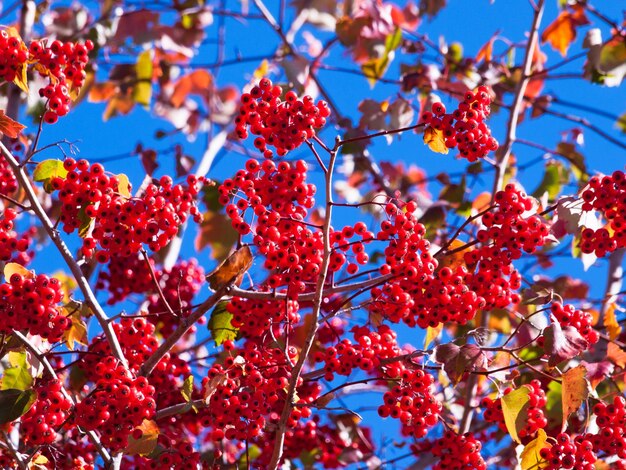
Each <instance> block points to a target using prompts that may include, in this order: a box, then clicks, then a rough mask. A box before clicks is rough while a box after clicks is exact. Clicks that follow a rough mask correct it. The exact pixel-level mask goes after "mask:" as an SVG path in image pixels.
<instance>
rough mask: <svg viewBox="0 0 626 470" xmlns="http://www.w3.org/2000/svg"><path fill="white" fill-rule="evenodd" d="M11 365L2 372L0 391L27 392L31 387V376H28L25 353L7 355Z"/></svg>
mask: <svg viewBox="0 0 626 470" xmlns="http://www.w3.org/2000/svg"><path fill="white" fill-rule="evenodd" d="M9 360H10V361H11V365H12V366H13V367H10V368H8V369H5V370H4V375H3V377H2V390H9V389H15V390H27V389H29V388H30V387H31V386H32V385H33V376H32V375H30V371H29V370H28V369H29V366H28V363H27V362H26V353H25V352H11V353H9Z"/></svg>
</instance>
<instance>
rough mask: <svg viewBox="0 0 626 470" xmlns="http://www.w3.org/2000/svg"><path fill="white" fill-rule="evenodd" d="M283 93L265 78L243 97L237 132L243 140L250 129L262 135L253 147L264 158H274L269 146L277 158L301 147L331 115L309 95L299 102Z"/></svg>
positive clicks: (293, 94) (320, 103) (296, 96)
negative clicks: (283, 95) (282, 96)
mask: <svg viewBox="0 0 626 470" xmlns="http://www.w3.org/2000/svg"><path fill="white" fill-rule="evenodd" d="M282 93H283V90H282V88H281V87H280V86H278V85H274V86H273V85H272V82H271V80H270V79H268V78H263V79H262V80H261V81H260V82H259V84H258V86H254V87H253V88H252V89H251V90H250V92H249V93H244V94H243V95H241V107H240V109H239V115H238V116H237V117H236V118H235V123H236V129H235V131H236V133H237V136H238V137H239V138H240V139H245V138H246V137H248V129H247V128H248V127H250V132H251V133H252V134H254V135H258V136H259V137H257V138H256V139H254V146H255V147H256V148H257V149H258V150H259V151H260V152H262V153H263V155H264V156H265V158H272V157H273V156H274V152H273V151H272V150H270V149H268V148H267V147H268V146H273V147H275V148H276V153H277V154H278V156H283V155H285V154H286V153H287V152H289V151H290V150H294V149H296V148H298V147H299V146H300V145H302V143H303V142H304V141H305V140H308V139H311V138H312V137H313V136H314V135H315V129H316V128H320V127H323V126H324V125H325V124H326V118H327V117H328V116H330V109H329V108H328V105H327V104H326V102H325V101H318V102H317V104H315V103H314V102H313V98H311V97H310V96H308V95H307V96H304V97H303V98H302V100H300V99H298V95H296V94H295V93H294V92H293V91H288V92H287V93H286V94H285V99H284V100H282V99H281V98H280V97H281V95H282Z"/></svg>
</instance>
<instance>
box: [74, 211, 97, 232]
mask: <svg viewBox="0 0 626 470" xmlns="http://www.w3.org/2000/svg"><path fill="white" fill-rule="evenodd" d="M76 218H77V219H78V220H79V222H80V225H79V226H78V236H79V237H80V238H86V237H88V236H89V235H90V234H91V229H92V227H93V225H94V223H95V219H94V218H93V217H89V216H88V215H87V213H86V212H85V206H83V207H81V208H80V209H79V210H78V214H76Z"/></svg>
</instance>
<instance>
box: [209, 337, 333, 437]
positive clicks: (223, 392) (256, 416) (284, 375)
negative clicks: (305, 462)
mask: <svg viewBox="0 0 626 470" xmlns="http://www.w3.org/2000/svg"><path fill="white" fill-rule="evenodd" d="M224 347H225V349H226V350H227V351H229V352H230V353H231V355H230V356H229V357H227V358H226V360H225V361H224V364H223V365H222V364H214V365H213V367H212V368H211V369H210V370H209V372H208V374H207V377H205V378H204V379H203V380H202V386H203V389H204V390H205V393H206V391H207V390H211V391H212V394H211V399H210V403H209V406H208V407H207V408H206V409H205V410H203V411H201V420H200V423H201V424H202V426H204V427H212V428H213V431H212V432H211V433H210V437H211V439H212V440H213V441H221V440H222V439H224V438H226V439H228V440H233V439H237V440H241V441H244V440H246V439H252V438H254V437H256V436H258V435H259V434H260V433H261V431H262V430H263V429H264V427H265V425H266V423H267V421H268V419H269V420H271V421H272V422H277V421H278V419H279V417H280V414H281V411H282V408H283V406H284V402H285V397H286V392H285V391H286V389H287V387H288V385H289V380H290V377H291V373H290V367H289V366H288V363H287V362H286V358H285V354H284V353H283V352H282V351H281V350H280V349H278V348H274V349H265V348H261V347H260V346H259V345H258V344H257V343H256V342H253V341H247V342H246V343H245V344H244V346H243V348H242V349H241V350H239V351H235V350H234V345H233V344H232V342H230V341H228V342H226V343H224ZM287 352H288V354H289V355H290V360H293V359H294V358H295V357H296V354H297V351H296V349H295V348H293V347H292V348H289V349H288V351H287ZM296 385H297V389H296V391H297V397H298V399H297V402H298V404H299V405H306V404H310V403H313V402H314V401H315V400H316V399H317V397H318V396H319V394H320V392H321V386H320V385H319V384H318V383H316V382H310V383H307V384H304V383H303V381H302V378H300V379H299V380H298V382H297V383H296ZM310 416H311V409H310V408H309V407H307V406H297V407H294V409H293V410H292V412H291V415H290V418H289V419H288V421H287V426H288V427H289V428H294V427H295V426H296V425H297V424H298V420H299V419H300V418H301V417H302V418H308V417H310Z"/></svg>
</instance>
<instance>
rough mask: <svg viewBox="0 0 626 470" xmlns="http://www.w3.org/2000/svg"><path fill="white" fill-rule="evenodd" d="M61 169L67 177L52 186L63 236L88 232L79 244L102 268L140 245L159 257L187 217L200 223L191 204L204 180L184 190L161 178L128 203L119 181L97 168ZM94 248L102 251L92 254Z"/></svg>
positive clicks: (69, 164) (68, 163)
mask: <svg viewBox="0 0 626 470" xmlns="http://www.w3.org/2000/svg"><path fill="white" fill-rule="evenodd" d="M64 167H65V169H66V170H67V171H68V173H67V175H66V176H65V177H64V178H61V177H55V178H53V179H52V180H51V182H50V183H51V185H52V187H53V188H54V189H55V190H58V191H59V200H60V201H61V203H62V206H61V217H60V220H61V222H63V229H64V230H65V232H66V233H71V232H73V231H74V230H76V229H79V230H81V231H89V230H91V235H90V236H88V237H86V238H85V239H84V240H83V254H84V255H85V256H87V257H90V256H92V255H94V253H95V257H96V260H97V261H98V262H100V263H106V262H107V261H108V260H109V259H110V257H111V256H112V255H116V256H125V257H129V256H130V255H131V254H133V253H137V252H138V251H139V250H140V249H141V247H142V245H143V244H147V245H148V246H149V247H150V249H151V250H152V251H158V250H160V249H161V248H163V247H165V246H166V245H167V244H168V243H169V242H170V241H171V239H172V238H173V237H174V236H175V235H176V234H177V233H178V229H179V227H180V226H181V225H182V224H183V223H185V221H186V220H187V217H188V215H189V214H191V215H193V216H194V220H196V221H200V220H201V215H200V211H199V210H198V207H197V206H196V205H195V201H194V199H195V197H196V196H197V195H198V192H199V190H200V185H201V184H202V182H203V179H198V178H196V177H195V176H192V175H190V176H189V177H188V178H187V183H188V185H187V186H183V185H180V184H176V185H174V184H173V182H172V179H171V178H170V177H169V176H163V177H161V179H160V180H159V185H158V186H157V185H155V184H149V185H148V186H147V187H146V189H145V192H144V194H143V195H142V196H141V197H126V196H123V195H122V194H120V192H121V193H124V191H125V190H126V188H120V187H119V185H120V181H119V179H118V178H117V177H116V176H108V175H107V174H105V171H104V168H103V167H102V165H100V164H99V163H94V164H93V165H89V162H87V160H79V161H75V160H74V159H72V158H68V159H66V160H65V161H64ZM98 245H99V246H100V248H101V249H100V250H97V251H96V248H97V246H98Z"/></svg>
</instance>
